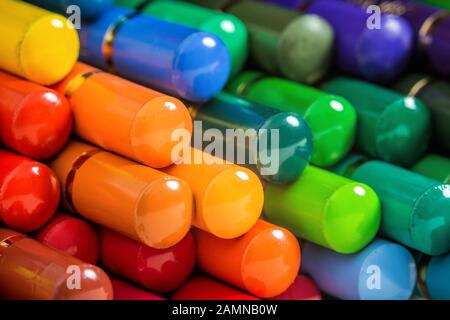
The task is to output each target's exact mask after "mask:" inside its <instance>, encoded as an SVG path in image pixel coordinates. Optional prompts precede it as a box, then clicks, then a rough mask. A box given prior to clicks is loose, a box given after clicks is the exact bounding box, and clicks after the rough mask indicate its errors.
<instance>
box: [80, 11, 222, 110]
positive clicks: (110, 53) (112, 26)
mask: <svg viewBox="0 0 450 320" xmlns="http://www.w3.org/2000/svg"><path fill="white" fill-rule="evenodd" d="M79 34H80V42H81V50H80V58H81V60H83V61H85V62H86V63H89V64H92V65H95V66H97V67H99V68H102V69H108V70H111V71H113V72H115V73H116V74H118V75H120V76H122V77H124V78H128V79H129V80H132V81H135V82H138V83H141V84H143V85H146V86H149V87H151V88H153V89H159V90H161V91H164V92H166V93H168V94H172V95H175V96H178V97H181V98H185V99H187V100H190V101H195V102H203V101H206V100H208V99H210V98H211V97H213V96H214V95H216V94H217V93H218V92H219V91H220V90H221V89H222V88H223V86H224V85H225V83H226V82H227V80H228V76H229V73H230V56H229V53H228V49H227V48H226V46H225V44H224V43H223V42H222V41H221V40H220V39H219V38H218V37H217V36H215V35H213V34H211V33H208V32H202V31H199V30H196V29H193V28H190V27H186V26H183V25H179V24H176V23H171V22H167V21H164V20H161V19H158V18H154V17H151V16H147V15H141V14H137V13H136V12H134V11H132V10H128V9H125V8H115V9H112V10H110V11H107V12H106V13H104V14H103V15H101V16H100V17H99V19H97V20H96V21H95V22H93V23H92V24H89V25H87V26H84V27H83V28H81V30H79Z"/></svg>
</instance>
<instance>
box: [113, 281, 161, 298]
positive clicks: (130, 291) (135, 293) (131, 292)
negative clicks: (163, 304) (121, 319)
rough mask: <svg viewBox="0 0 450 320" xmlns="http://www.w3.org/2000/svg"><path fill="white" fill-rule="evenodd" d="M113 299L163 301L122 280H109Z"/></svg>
mask: <svg viewBox="0 0 450 320" xmlns="http://www.w3.org/2000/svg"><path fill="white" fill-rule="evenodd" d="M111 283H112V286H113V291H114V299H113V300H165V299H164V298H161V297H160V296H157V295H156V294H153V293H151V292H149V291H146V290H144V289H141V288H138V287H135V286H133V285H132V284H130V283H127V282H125V281H122V280H117V279H113V280H111Z"/></svg>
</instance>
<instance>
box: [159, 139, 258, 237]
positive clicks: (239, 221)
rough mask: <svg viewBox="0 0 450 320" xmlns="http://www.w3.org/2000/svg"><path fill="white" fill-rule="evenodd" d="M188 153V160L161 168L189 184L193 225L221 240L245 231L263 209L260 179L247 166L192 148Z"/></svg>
mask: <svg viewBox="0 0 450 320" xmlns="http://www.w3.org/2000/svg"><path fill="white" fill-rule="evenodd" d="M189 152H190V153H191V154H190V158H189V160H188V161H183V162H182V163H180V164H176V165H172V166H170V167H168V168H165V169H163V171H164V172H166V173H167V174H170V175H172V176H175V177H177V178H180V179H182V180H184V181H186V182H187V183H188V184H189V185H190V186H191V188H192V192H193V194H194V199H195V215H194V217H193V222H192V223H193V225H194V226H196V227H197V228H199V229H202V230H204V231H207V232H209V233H212V234H213V235H215V236H217V237H219V238H223V239H233V238H236V237H239V236H241V235H243V234H244V233H246V232H247V231H248V230H250V228H252V227H253V226H254V224H255V223H256V222H257V221H258V219H259V216H260V215H261V211H262V206H263V202H264V192H263V188H262V184H261V181H260V180H259V178H258V177H257V176H256V174H254V173H253V172H252V171H250V170H249V169H246V168H243V167H240V166H238V165H235V164H232V163H229V162H225V161H224V160H222V159H218V158H216V157H214V156H211V155H209V154H207V153H204V152H202V151H199V150H197V149H195V148H191V149H189ZM184 158H185V159H184V160H186V159H188V157H184Z"/></svg>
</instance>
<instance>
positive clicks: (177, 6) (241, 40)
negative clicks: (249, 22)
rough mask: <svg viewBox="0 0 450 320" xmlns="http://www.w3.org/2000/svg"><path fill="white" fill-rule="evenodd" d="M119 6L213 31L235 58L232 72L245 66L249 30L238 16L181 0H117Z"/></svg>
mask: <svg viewBox="0 0 450 320" xmlns="http://www.w3.org/2000/svg"><path fill="white" fill-rule="evenodd" d="M114 2H115V4H116V5H119V6H124V7H127V8H131V9H135V10H137V11H139V12H140V13H143V14H148V15H152V16H155V17H159V18H161V19H164V20H167V21H171V22H175V23H180V24H183V25H186V26H188V27H192V28H196V29H200V30H202V31H205V32H210V33H212V34H214V35H216V36H218V37H219V38H220V39H221V40H222V41H223V42H224V43H225V45H226V46H227V48H228V51H229V53H230V59H231V75H232V76H234V75H236V74H237V73H238V72H239V71H240V70H241V69H242V67H243V65H244V63H245V61H246V59H247V55H248V31H247V28H246V27H245V25H244V23H243V22H242V21H241V20H239V19H238V18H237V17H236V16H233V15H231V14H226V13H223V12H218V11H215V10H212V9H208V8H204V7H201V6H197V5H194V4H190V3H187V2H181V1H142V0H115V1H114Z"/></svg>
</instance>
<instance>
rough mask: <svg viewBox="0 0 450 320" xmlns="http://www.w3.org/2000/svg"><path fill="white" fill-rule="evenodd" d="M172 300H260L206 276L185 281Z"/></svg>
mask: <svg viewBox="0 0 450 320" xmlns="http://www.w3.org/2000/svg"><path fill="white" fill-rule="evenodd" d="M172 300H260V299H258V298H257V297H254V296H252V295H249V294H247V293H244V292H242V291H240V290H238V289H235V288H232V287H229V286H227V285H225V284H223V283H220V282H217V281H214V280H212V279H209V278H206V277H195V278H192V279H190V280H189V281H188V282H186V283H185V284H184V285H183V286H182V287H181V288H180V289H178V290H177V291H176V292H175V294H174V295H173V296H172Z"/></svg>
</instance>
